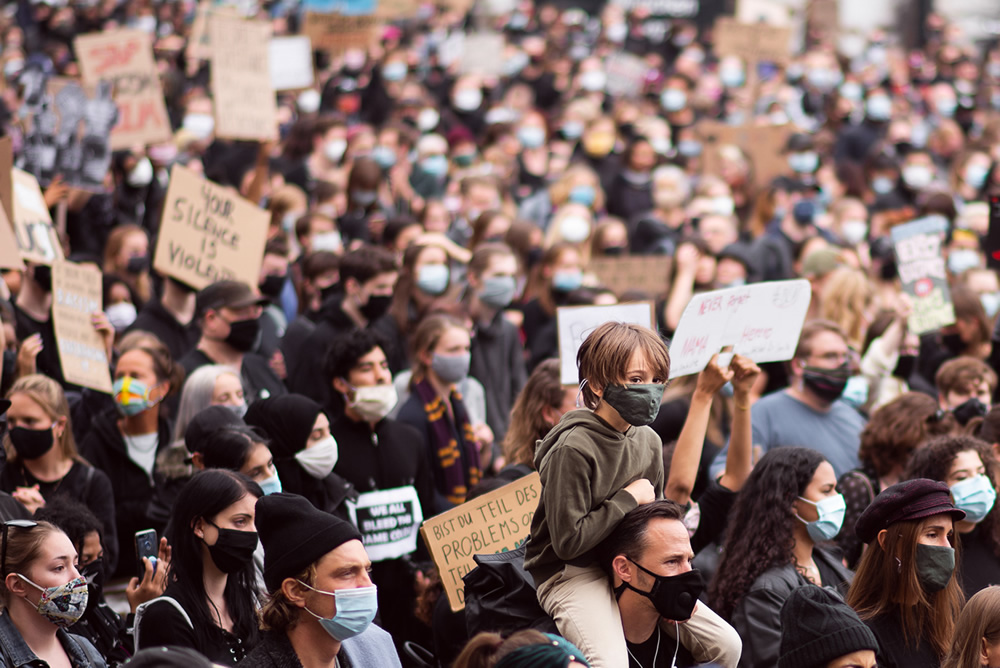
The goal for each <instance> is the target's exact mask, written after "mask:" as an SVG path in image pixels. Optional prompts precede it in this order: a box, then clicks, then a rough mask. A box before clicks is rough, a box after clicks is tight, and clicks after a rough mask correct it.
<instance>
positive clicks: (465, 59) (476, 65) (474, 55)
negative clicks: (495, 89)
mask: <svg viewBox="0 0 1000 668" xmlns="http://www.w3.org/2000/svg"><path fill="white" fill-rule="evenodd" d="M505 45H506V40H505V38H504V36H503V35H501V34H500V33H494V32H479V33H470V34H468V35H466V36H465V40H464V42H463V44H462V57H461V60H460V61H459V63H458V65H459V69H460V71H461V72H462V74H482V75H484V76H500V75H501V74H503V51H504V48H505Z"/></svg>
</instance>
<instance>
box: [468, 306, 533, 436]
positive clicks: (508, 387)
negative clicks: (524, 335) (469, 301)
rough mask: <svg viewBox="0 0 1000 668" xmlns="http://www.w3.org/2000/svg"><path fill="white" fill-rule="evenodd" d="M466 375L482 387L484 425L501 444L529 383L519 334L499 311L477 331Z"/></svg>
mask: <svg viewBox="0 0 1000 668" xmlns="http://www.w3.org/2000/svg"><path fill="white" fill-rule="evenodd" d="M469 375H471V376H472V377H473V378H475V379H476V380H478V381H479V382H480V383H482V384H483V389H484V390H485V391H486V424H488V425H489V427H490V429H492V430H493V437H494V439H495V442H496V443H500V442H501V441H502V440H503V437H504V435H506V433H507V427H508V426H509V425H510V411H511V409H512V408H513V407H514V400H515V399H517V395H518V394H520V392H521V388H523V387H524V384H525V383H526V382H528V372H527V371H526V370H525V366H524V346H522V345H521V336H520V333H519V332H518V330H517V327H515V326H514V325H513V324H512V323H511V322H510V321H508V320H507V319H506V318H504V317H503V313H502V312H498V313H497V314H496V316H495V317H494V318H493V321H492V322H490V323H489V324H487V325H480V326H479V327H477V328H476V334H475V336H473V337H472V362H471V364H470V367H469Z"/></svg>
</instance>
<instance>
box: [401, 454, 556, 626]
mask: <svg viewBox="0 0 1000 668" xmlns="http://www.w3.org/2000/svg"><path fill="white" fill-rule="evenodd" d="M541 493H542V483H541V480H540V479H539V478H538V474H537V473H532V474H531V475H529V476H525V477H524V478H521V479H519V480H515V481H514V482H512V483H510V484H507V485H504V486H503V487H501V488H500V489H495V490H493V491H492V492H490V493H489V494H484V495H483V496H480V497H477V498H475V499H473V500H472V501H466V502H465V503H463V504H462V505H460V506H458V507H456V508H452V509H451V510H449V511H447V512H444V513H441V514H440V515H437V516H435V517H432V518H430V519H429V520H427V521H426V522H424V525H423V526H422V527H420V535H421V536H423V537H424V543H425V544H426V545H427V549H428V550H430V553H431V558H433V559H434V563H435V565H437V567H438V572H439V573H440V574H441V581H442V583H443V584H444V591H445V594H447V595H448V603H449V604H450V605H451V609H452V610H453V611H455V612H458V611H459V610H461V609H463V608H464V607H465V583H464V582H462V577H463V576H464V575H465V574H466V573H468V572H469V571H471V570H472V569H474V568H475V567H476V562H475V561H473V560H472V557H473V556H475V555H477V554H498V553H500V552H509V551H510V550H515V549H517V548H518V547H520V546H521V543H523V542H524V540H525V539H526V538H527V537H528V533H529V532H530V530H531V518H532V517H534V515H535V509H536V508H537V507H538V499H539V498H540V496H541Z"/></svg>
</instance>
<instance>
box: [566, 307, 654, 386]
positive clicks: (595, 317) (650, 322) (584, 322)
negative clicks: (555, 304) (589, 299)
mask: <svg viewBox="0 0 1000 668" xmlns="http://www.w3.org/2000/svg"><path fill="white" fill-rule="evenodd" d="M606 322H625V323H630V324H634V325H642V326H643V327H649V328H650V329H652V330H655V329H656V318H654V317H653V304H652V303H651V302H636V303H632V304H612V305H610V306H560V307H559V308H557V309H556V324H557V327H558V330H559V382H561V383H562V384H563V385H576V384H577V383H579V382H580V372H579V369H577V366H576V354H577V352H578V351H579V350H580V345H581V344H582V343H583V341H584V339H586V338H587V337H588V336H590V333H591V332H593V331H594V330H595V329H597V327H598V326H600V325H603V324H604V323H606Z"/></svg>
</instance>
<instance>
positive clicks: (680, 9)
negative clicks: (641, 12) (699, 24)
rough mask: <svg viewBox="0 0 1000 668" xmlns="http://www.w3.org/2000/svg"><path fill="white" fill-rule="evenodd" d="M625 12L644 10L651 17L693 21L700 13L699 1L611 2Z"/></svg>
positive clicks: (635, 0)
mask: <svg viewBox="0 0 1000 668" xmlns="http://www.w3.org/2000/svg"><path fill="white" fill-rule="evenodd" d="M612 4H613V5H615V6H617V7H621V8H622V9H624V10H625V11H629V12H630V11H633V10H636V9H645V10H646V11H647V12H649V14H650V15H651V16H668V17H671V18H676V19H694V18H695V17H696V16H698V14H699V13H700V12H701V0H612Z"/></svg>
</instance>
